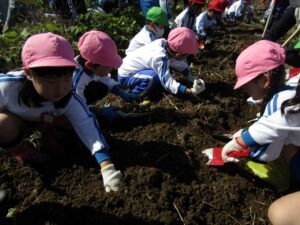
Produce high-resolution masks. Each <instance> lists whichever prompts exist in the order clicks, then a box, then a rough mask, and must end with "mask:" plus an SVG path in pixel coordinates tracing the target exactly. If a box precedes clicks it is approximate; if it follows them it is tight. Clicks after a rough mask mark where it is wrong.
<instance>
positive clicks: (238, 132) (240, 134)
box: [232, 128, 245, 139]
mask: <svg viewBox="0 0 300 225" xmlns="http://www.w3.org/2000/svg"><path fill="white" fill-rule="evenodd" d="M244 130H245V128H242V129H239V130H238V131H237V132H235V133H234V134H233V135H232V139H234V138H236V137H240V136H242V132H243V131H244Z"/></svg>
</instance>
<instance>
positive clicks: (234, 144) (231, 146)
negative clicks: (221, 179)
mask: <svg viewBox="0 0 300 225" xmlns="http://www.w3.org/2000/svg"><path fill="white" fill-rule="evenodd" d="M238 132H239V131H238ZM239 138H240V137H236V136H235V137H234V138H233V139H232V140H231V141H229V142H228V143H227V144H226V145H225V146H224V147H223V149H222V158H223V160H224V162H226V163H227V162H234V163H238V162H239V160H238V159H237V158H234V157H229V156H228V153H230V152H234V151H241V150H243V149H246V148H247V146H245V145H243V144H242V143H240V141H238V140H239Z"/></svg>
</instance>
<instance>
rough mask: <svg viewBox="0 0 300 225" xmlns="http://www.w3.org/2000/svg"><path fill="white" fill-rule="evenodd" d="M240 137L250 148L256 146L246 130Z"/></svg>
mask: <svg viewBox="0 0 300 225" xmlns="http://www.w3.org/2000/svg"><path fill="white" fill-rule="evenodd" d="M241 136H242V138H243V141H244V142H245V144H246V145H247V146H249V147H252V146H255V145H258V143H257V142H256V141H255V140H254V139H253V138H252V136H251V135H250V133H249V131H248V130H247V131H244V132H242V135H241Z"/></svg>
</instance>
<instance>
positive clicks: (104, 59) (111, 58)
mask: <svg viewBox="0 0 300 225" xmlns="http://www.w3.org/2000/svg"><path fill="white" fill-rule="evenodd" d="M78 49H79V52H80V55H81V56H82V57H83V58H85V59H86V60H89V61H91V62H93V63H95V64H99V65H102V66H107V67H120V66H121V65H122V62H123V60H122V58H121V56H119V55H118V50H117V46H116V44H115V42H114V41H113V40H112V39H111V38H110V36H108V35H107V34H106V33H104V32H102V31H89V32H86V33H85V34H84V35H82V37H81V38H80V39H79V42H78Z"/></svg>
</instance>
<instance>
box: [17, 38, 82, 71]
mask: <svg viewBox="0 0 300 225" xmlns="http://www.w3.org/2000/svg"><path fill="white" fill-rule="evenodd" d="M22 61H23V66H24V67H26V68H34V67H65V66H77V63H76V61H75V60H74V51H73V49H72V46H71V44H70V43H69V42H68V41H67V40H66V39H65V38H63V37H62V36H59V35H57V34H53V33H50V32H48V33H41V34H35V35H33V36H31V37H30V38H28V39H27V41H26V42H25V44H24V46H23V49H22Z"/></svg>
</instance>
